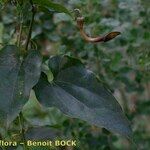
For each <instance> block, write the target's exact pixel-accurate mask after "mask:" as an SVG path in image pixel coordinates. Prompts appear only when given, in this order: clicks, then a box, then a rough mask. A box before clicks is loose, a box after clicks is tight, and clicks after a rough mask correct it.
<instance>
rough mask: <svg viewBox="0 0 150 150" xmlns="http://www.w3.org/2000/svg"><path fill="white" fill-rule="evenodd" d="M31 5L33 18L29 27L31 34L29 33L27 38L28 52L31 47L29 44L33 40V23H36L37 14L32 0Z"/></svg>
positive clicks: (26, 48)
mask: <svg viewBox="0 0 150 150" xmlns="http://www.w3.org/2000/svg"><path fill="white" fill-rule="evenodd" d="M30 3H31V6H32V18H31V22H30V26H29V33H28V37H27V41H26V45H25V50H26V51H27V50H28V45H29V42H30V39H31V34H32V28H33V23H34V17H35V13H36V10H35V6H34V4H33V2H32V0H30Z"/></svg>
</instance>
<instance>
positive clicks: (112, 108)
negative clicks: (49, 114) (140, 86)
mask: <svg viewBox="0 0 150 150" xmlns="http://www.w3.org/2000/svg"><path fill="white" fill-rule="evenodd" d="M49 67H50V69H51V71H52V72H53V74H54V80H53V81H52V82H48V79H47V76H46V75H45V74H44V73H42V75H41V78H40V80H39V83H38V84H37V85H36V86H35V87H34V90H35V93H36V96H37V98H38V100H39V101H40V103H41V104H43V105H45V106H51V107H52V106H54V107H57V108H59V109H60V110H61V111H62V112H63V113H65V114H66V115H68V116H70V117H74V118H79V119H82V120H85V121H87V122H89V123H90V124H93V125H97V126H100V127H104V128H106V129H108V130H110V131H112V132H117V133H120V134H122V135H124V136H126V137H130V136H131V133H132V131H131V128H130V125H129V122H128V120H127V119H126V117H125V116H124V114H123V112H122V109H121V107H120V105H119V104H118V102H117V101H116V99H115V98H114V97H113V95H112V94H111V93H110V92H109V91H108V90H107V89H105V88H104V87H103V85H102V84H101V83H100V81H99V80H98V79H97V78H96V76H95V75H94V74H93V73H92V72H91V71H89V70H87V69H86V68H85V67H84V65H83V64H82V63H81V62H80V61H79V60H78V59H75V58H71V57H69V56H64V57H62V56H56V57H53V58H50V59H49Z"/></svg>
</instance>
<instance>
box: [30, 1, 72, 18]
mask: <svg viewBox="0 0 150 150" xmlns="http://www.w3.org/2000/svg"><path fill="white" fill-rule="evenodd" d="M33 2H34V3H35V4H37V5H39V6H41V7H45V8H46V9H51V10H54V11H57V12H59V13H66V14H68V15H69V16H72V15H71V13H70V12H69V10H68V9H67V8H65V7H64V6H63V5H61V4H59V3H53V2H51V1H50V0H33Z"/></svg>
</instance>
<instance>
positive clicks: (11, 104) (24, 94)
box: [0, 46, 42, 126]
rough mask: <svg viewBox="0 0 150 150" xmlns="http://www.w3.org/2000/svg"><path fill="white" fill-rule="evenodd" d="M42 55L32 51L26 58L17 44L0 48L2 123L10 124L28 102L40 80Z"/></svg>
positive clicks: (0, 120) (0, 123)
mask: <svg viewBox="0 0 150 150" xmlns="http://www.w3.org/2000/svg"><path fill="white" fill-rule="evenodd" d="M41 63H42V57H41V55H40V53H39V52H38V51H30V52H29V54H28V55H27V57H26V58H25V60H24V59H23V58H22V57H21V56H20V54H19V50H18V48H17V47H16V46H6V47H4V48H3V49H2V50H0V125H3V126H5V125H9V123H10V122H11V121H13V120H14V119H15V117H16V116H17V115H18V114H19V112H20V111H21V110H22V107H23V105H24V104H25V103H26V102H27V100H28V98H29V95H30V90H31V89H32V87H33V86H34V85H35V84H36V83H37V82H38V79H39V77H40V73H41Z"/></svg>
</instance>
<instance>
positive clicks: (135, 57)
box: [0, 0, 150, 150]
mask: <svg viewBox="0 0 150 150" xmlns="http://www.w3.org/2000/svg"><path fill="white" fill-rule="evenodd" d="M55 2H58V3H61V4H62V5H64V6H66V7H67V8H68V9H69V10H71V11H73V9H74V8H79V9H80V10H81V12H82V14H83V16H84V17H85V30H86V32H87V33H88V34H89V35H92V36H93V35H94V36H95V35H104V34H106V33H108V32H111V31H120V32H121V35H120V36H118V37H117V38H116V39H114V40H112V41H110V42H108V43H97V44H91V43H87V42H85V41H84V40H83V39H82V37H81V36H80V33H79V31H78V29H77V27H76V22H75V20H73V19H72V18H71V17H69V16H68V15H66V14H64V13H55V12H53V11H51V10H47V13H44V12H39V13H37V14H36V17H35V23H34V27H33V33H32V43H33V44H32V46H33V48H38V49H40V50H41V51H46V52H48V53H50V54H51V55H57V54H68V55H71V56H74V57H78V58H80V59H81V60H82V62H83V63H84V64H85V65H86V66H87V68H88V69H90V70H93V71H94V72H95V73H96V74H97V75H98V76H99V77H100V80H101V81H102V82H103V83H104V84H105V85H106V86H107V87H108V88H109V89H111V91H112V93H113V94H114V96H115V97H116V99H117V100H118V102H119V103H120V105H121V106H122V108H123V111H124V113H125V114H126V115H127V117H128V119H129V120H130V121H131V125H132V129H133V137H134V142H135V144H136V145H137V147H135V145H134V142H130V141H128V140H127V139H125V138H123V137H121V136H119V135H116V134H112V133H110V132H108V131H106V130H105V129H101V128H97V127H95V126H90V125H89V124H87V123H86V122H83V121H81V120H78V119H71V118H69V117H67V116H65V115H63V114H62V113H61V112H60V111H59V110H57V109H55V108H44V107H42V106H41V105H40V104H39V103H38V101H37V100H36V98H35V95H34V93H33V92H32V93H31V97H30V101H29V102H28V103H27V104H26V105H25V107H24V110H23V116H24V122H25V129H26V138H31V137H32V138H33V139H34V138H37V139H43V138H49V137H50V138H52V139H53V138H56V137H58V138H62V139H74V140H77V143H78V144H77V147H66V148H63V149H66V150H130V149H131V150H135V149H137V148H138V149H140V150H149V149H150V1H149V0H64V1H59V0H55ZM14 5H15V1H12V2H11V3H9V4H7V5H3V4H1V5H0V7H1V9H0V47H3V46H4V45H6V44H15V43H16V42H17V41H16V40H17V36H18V30H19V24H20V23H22V24H23V29H24V30H23V37H22V39H21V42H22V44H24V43H25V40H26V34H27V31H28V25H29V21H30V18H31V14H30V10H29V6H28V5H25V7H24V9H22V8H20V7H19V6H17V9H16V7H15V6H14ZM20 11H21V12H22V16H21V15H20ZM27 12H28V13H27ZM33 127H36V129H33ZM19 130H20V128H19V125H18V121H17V119H16V120H15V121H14V123H13V124H12V126H11V127H10V129H9V132H8V133H5V132H4V131H3V129H0V131H1V133H2V134H3V135H5V137H6V139H18V140H19ZM46 133H49V134H46ZM20 149H21V147H18V150H20ZM39 149H42V148H39Z"/></svg>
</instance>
